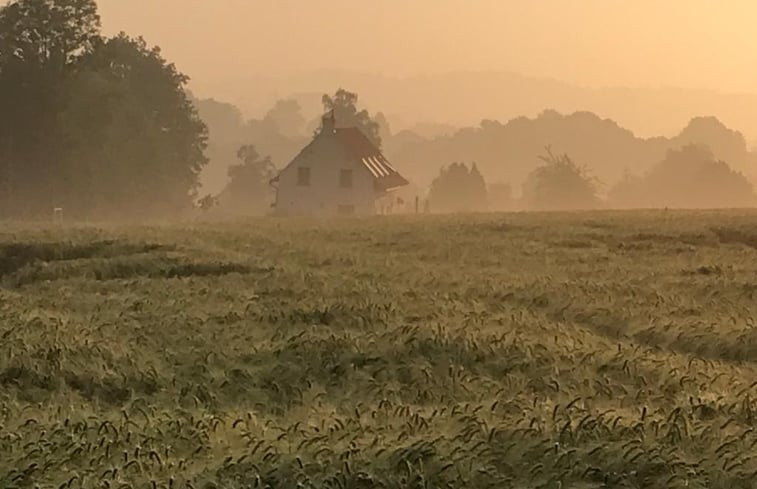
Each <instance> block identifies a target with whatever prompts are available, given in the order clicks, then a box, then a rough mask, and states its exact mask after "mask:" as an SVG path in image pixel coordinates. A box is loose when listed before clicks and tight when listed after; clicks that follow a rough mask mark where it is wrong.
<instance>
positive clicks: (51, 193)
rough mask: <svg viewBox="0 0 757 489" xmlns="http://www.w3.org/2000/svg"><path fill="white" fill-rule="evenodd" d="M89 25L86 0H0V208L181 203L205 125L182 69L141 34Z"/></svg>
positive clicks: (193, 180)
mask: <svg viewBox="0 0 757 489" xmlns="http://www.w3.org/2000/svg"><path fill="white" fill-rule="evenodd" d="M99 27H100V20H99V17H98V14H97V8H96V5H95V3H94V0H16V1H13V2H11V3H10V4H9V5H7V6H6V7H3V8H0V134H1V135H2V139H0V212H3V213H7V214H12V215H24V214H27V215H28V214H42V213H47V212H49V211H50V210H51V208H52V207H53V206H62V207H65V208H66V209H67V214H80V215H84V214H87V215H98V216H103V217H104V216H111V215H119V214H125V213H131V214H137V215H144V214H145V213H147V212H160V213H167V212H175V211H177V210H180V209H182V208H188V207H189V206H190V205H191V202H192V198H193V196H194V192H195V189H196V187H197V176H198V173H199V171H200V168H201V167H202V166H203V165H204V164H205V162H206V160H205V156H204V150H205V141H206V133H207V131H206V128H205V125H204V124H203V123H202V121H201V120H200V119H199V118H198V117H197V114H196V113H195V109H194V107H193V105H192V104H191V103H190V101H189V100H188V97H187V94H186V92H185V91H184V86H185V84H186V82H187V77H186V76H184V75H183V74H181V73H179V72H178V70H177V69H176V68H175V67H174V66H173V65H172V64H169V63H168V62H167V61H166V60H164V59H163V58H162V57H161V55H160V51H159V50H158V49H157V48H152V49H151V48H148V46H147V45H146V43H145V42H144V40H142V39H133V38H130V37H128V36H126V35H125V34H120V35H118V36H116V37H115V38H112V39H105V38H102V37H101V36H100V34H99ZM68 211H71V212H68Z"/></svg>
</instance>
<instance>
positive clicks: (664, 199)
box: [608, 144, 757, 208]
mask: <svg viewBox="0 0 757 489" xmlns="http://www.w3.org/2000/svg"><path fill="white" fill-rule="evenodd" d="M608 200H609V203H610V205H612V206H614V207H658V208H659V207H678V208H717V207H747V206H753V205H754V204H755V203H757V200H756V199H755V194H754V189H753V187H752V184H751V183H750V182H749V180H748V179H747V178H746V177H745V176H744V175H743V174H741V173H739V172H737V171H734V170H733V169H731V168H730V166H728V164H727V163H725V162H724V161H721V160H718V159H716V158H715V156H714V155H713V153H712V151H711V150H710V148H709V147H707V146H705V145H701V144H687V145H685V146H683V147H682V148H681V149H677V150H669V151H668V152H667V154H666V156H665V159H664V160H663V161H661V162H659V163H658V164H657V165H655V166H654V167H652V168H651V169H650V170H649V171H648V172H646V173H645V174H644V175H642V176H634V175H631V174H629V175H628V176H626V178H624V179H623V180H621V181H620V182H619V183H618V184H617V185H615V186H614V187H613V188H612V190H611V191H610V193H609V196H608Z"/></svg>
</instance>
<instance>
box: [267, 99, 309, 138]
mask: <svg viewBox="0 0 757 489" xmlns="http://www.w3.org/2000/svg"><path fill="white" fill-rule="evenodd" d="M263 120H264V121H267V122H270V123H271V124H273V125H275V126H276V130H277V131H278V132H279V134H281V135H282V136H284V137H287V138H291V139H296V138H298V137H300V136H302V135H303V132H304V130H305V124H306V121H305V117H304V116H303V115H302V108H301V107H300V104H299V103H298V102H297V101H296V100H293V99H286V100H277V101H276V103H275V104H274V106H273V108H271V110H269V111H268V113H267V114H266V115H265V118H264V119H263Z"/></svg>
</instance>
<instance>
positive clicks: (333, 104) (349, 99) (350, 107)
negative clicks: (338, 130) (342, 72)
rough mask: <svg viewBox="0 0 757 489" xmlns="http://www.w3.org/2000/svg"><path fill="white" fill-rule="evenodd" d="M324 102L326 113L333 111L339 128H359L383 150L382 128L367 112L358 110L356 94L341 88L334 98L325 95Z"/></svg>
mask: <svg viewBox="0 0 757 489" xmlns="http://www.w3.org/2000/svg"><path fill="white" fill-rule="evenodd" d="M322 101H323V109H324V112H326V113H328V112H331V111H333V113H334V120H335V121H336V125H337V127H340V126H343V127H352V126H354V127H357V128H358V129H360V130H361V131H362V132H363V134H365V136H366V137H367V138H368V139H370V141H371V142H372V143H373V144H375V145H376V147H377V148H381V135H380V127H379V125H378V123H377V122H376V121H374V120H373V119H371V116H370V114H368V111H367V110H365V109H363V110H358V108H357V102H358V95H357V94H356V93H352V92H348V91H347V90H344V89H343V88H340V89H339V90H337V91H336V93H335V94H334V96H333V97H332V96H330V95H324V96H323V99H322ZM318 131H319V132H320V128H319V129H318Z"/></svg>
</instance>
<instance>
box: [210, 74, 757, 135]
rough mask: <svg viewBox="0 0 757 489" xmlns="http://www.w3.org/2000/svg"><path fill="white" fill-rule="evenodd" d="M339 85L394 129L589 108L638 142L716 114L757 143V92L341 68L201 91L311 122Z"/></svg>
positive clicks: (253, 110) (249, 109)
mask: <svg viewBox="0 0 757 489" xmlns="http://www.w3.org/2000/svg"><path fill="white" fill-rule="evenodd" d="M339 86H342V87H344V88H347V89H349V90H351V91H354V92H357V93H358V94H359V95H360V100H361V104H363V105H365V106H366V107H367V108H368V109H369V110H370V111H371V112H376V111H382V112H383V113H384V114H386V116H387V118H389V120H390V121H392V124H393V127H394V128H395V129H396V130H401V129H407V128H410V127H411V126H413V125H414V124H416V123H428V122H441V123H445V124H452V125H455V126H458V127H461V126H472V125H477V124H478V123H479V122H480V121H481V120H482V119H493V120H501V121H506V120H509V119H512V118H514V117H519V116H528V117H534V116H536V115H538V114H539V113H540V112H542V111H543V110H544V109H546V108H551V109H554V110H557V111H559V112H561V113H573V112H576V111H589V112H593V113H595V114H597V115H599V116H600V117H602V118H610V119H612V120H614V121H616V122H617V123H618V124H619V125H621V126H623V127H627V128H629V129H631V130H632V131H633V132H634V133H635V134H637V135H639V136H643V137H652V136H657V135H665V136H669V137H672V136H674V135H675V134H676V133H677V131H678V130H679V129H680V128H681V127H683V126H684V125H686V123H687V122H688V121H689V120H690V119H692V118H694V117H696V116H700V115H714V116H717V117H718V118H719V119H720V120H721V121H723V123H724V124H725V125H727V126H728V127H735V128H738V129H739V130H741V131H742V132H743V133H744V134H745V135H746V136H747V137H748V138H749V140H750V141H753V140H755V139H757V94H746V93H741V94H739V93H720V92H717V91H710V90H691V89H680V88H670V87H659V88H654V87H646V88H644V87H642V88H624V87H605V88H590V87H581V86H577V85H572V84H569V83H564V82H561V81H557V80H553V79H543V78H532V77H527V76H523V75H519V74H515V73H505V72H451V73H443V74H434V75H428V76H415V77H407V78H399V77H388V76H383V75H378V74H370V73H357V72H346V71H317V72H302V73H300V74H296V75H291V76H286V77H272V76H268V77H267V76H261V77H256V78H254V79H229V80H228V81H226V82H223V83H216V84H214V85H207V86H203V88H202V90H203V92H204V93H203V94H204V95H206V96H209V95H213V96H221V97H223V98H224V99H226V100H229V101H231V102H233V103H234V104H236V105H237V106H239V107H240V108H241V109H242V110H243V111H244V112H245V113H247V114H249V115H251V116H254V115H258V114H260V113H263V112H264V111H265V110H267V109H268V108H269V107H270V106H271V105H272V104H273V102H274V101H275V100H277V99H281V98H287V97H291V96H295V98H297V100H298V101H299V102H300V105H301V106H302V108H303V113H305V114H306V115H307V116H309V117H313V116H315V115H316V114H317V112H318V110H319V109H320V97H321V95H322V94H323V93H332V92H333V91H334V90H335V88H337V87H339Z"/></svg>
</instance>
